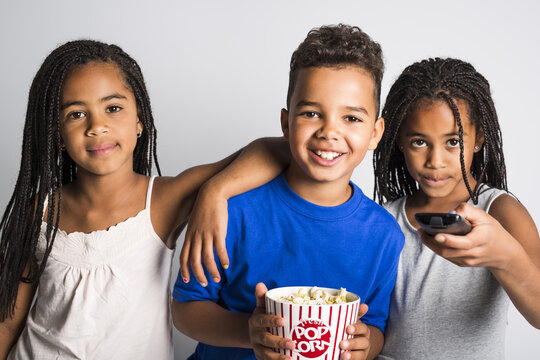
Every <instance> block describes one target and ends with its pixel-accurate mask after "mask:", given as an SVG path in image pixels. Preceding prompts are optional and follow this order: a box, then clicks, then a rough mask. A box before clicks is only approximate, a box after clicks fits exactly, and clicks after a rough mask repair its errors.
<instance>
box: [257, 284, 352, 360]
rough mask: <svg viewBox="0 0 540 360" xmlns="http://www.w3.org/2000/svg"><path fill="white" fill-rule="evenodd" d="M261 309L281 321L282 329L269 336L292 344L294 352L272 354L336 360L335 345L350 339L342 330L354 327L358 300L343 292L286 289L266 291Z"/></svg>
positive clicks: (299, 288)
mask: <svg viewBox="0 0 540 360" xmlns="http://www.w3.org/2000/svg"><path fill="white" fill-rule="evenodd" d="M309 295H311V296H309ZM265 306H266V313H267V314H273V315H278V316H281V317H283V318H284V319H285V326H284V327H280V328H270V332H271V333H272V334H273V335H277V336H282V337H285V338H289V339H292V340H293V341H294V342H295V344H296V346H295V350H292V351H291V350H286V349H275V351H276V352H279V353H280V354H282V355H288V356H291V357H292V358H293V359H298V360H307V359H309V360H312V359H321V360H338V359H339V358H340V354H341V349H340V348H339V343H340V342H341V341H342V340H345V339H350V338H352V336H351V335H348V334H347V332H346V328H347V326H348V325H350V324H354V323H356V319H357V317H358V308H359V307H360V298H359V297H358V295H356V294H353V293H350V292H346V291H345V289H341V290H337V289H329V288H317V287H313V288H310V287H299V286H289V287H282V288H276V289H272V290H270V291H268V292H267V293H266V297H265Z"/></svg>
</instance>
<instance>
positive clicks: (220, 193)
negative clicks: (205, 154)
mask: <svg viewBox="0 0 540 360" xmlns="http://www.w3.org/2000/svg"><path fill="white" fill-rule="evenodd" d="M226 184H227V183H226V182H222V181H220V179H219V177H218V176H214V177H212V178H210V179H208V180H207V181H206V182H205V183H204V184H203V185H202V186H201V188H200V190H199V196H202V197H210V198H212V199H222V200H228V199H229V198H230V197H231V196H230V194H229V192H228V190H227V187H226Z"/></svg>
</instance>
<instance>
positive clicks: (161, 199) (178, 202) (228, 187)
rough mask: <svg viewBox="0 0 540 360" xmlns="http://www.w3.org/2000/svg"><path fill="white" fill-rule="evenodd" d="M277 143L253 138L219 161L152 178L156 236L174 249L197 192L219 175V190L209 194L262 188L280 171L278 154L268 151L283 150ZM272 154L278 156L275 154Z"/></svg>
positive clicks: (230, 193)
mask: <svg viewBox="0 0 540 360" xmlns="http://www.w3.org/2000/svg"><path fill="white" fill-rule="evenodd" d="M281 142H283V140H281V139H280V138H262V139H257V140H255V141H253V142H251V143H250V144H248V145H247V146H246V147H245V148H244V149H242V150H239V151H237V152H235V153H234V154H232V155H230V156H228V157H226V158H225V159H223V160H221V161H218V162H215V163H211V164H206V165H200V166H195V167H193V168H190V169H187V170H185V171H183V172H182V173H180V174H179V175H177V176H176V177H162V178H158V179H156V184H155V189H154V192H153V195H152V199H153V201H152V211H151V214H152V224H153V225H154V229H155V230H156V233H157V234H158V235H159V236H160V237H161V238H162V239H164V240H165V241H166V243H167V246H169V247H171V248H172V247H174V244H175V243H176V239H177V237H178V235H179V234H180V232H181V231H182V229H183V228H184V226H185V225H186V223H187V220H188V218H189V215H190V213H191V210H192V208H193V205H194V203H195V200H196V199H197V194H198V193H199V190H200V189H201V187H202V186H203V185H204V184H205V183H206V182H207V181H208V180H209V179H211V178H212V177H214V176H216V175H217V174H219V175H220V176H219V177H217V179H216V182H217V183H218V186H219V187H212V192H211V191H209V193H211V195H214V194H217V193H218V192H217V191H214V190H215V189H219V191H220V192H219V194H222V195H223V196H224V197H230V196H234V195H237V194H239V193H241V192H244V191H247V190H249V189H251V188H254V187H256V186H259V185H262V184H263V183H264V182H263V181H264V180H266V181H268V180H270V179H271V175H272V174H276V175H277V173H279V171H280V169H282V168H283V165H280V164H281V163H282V162H283V160H281V159H280V158H279V157H278V156H279V155H276V156H275V157H273V156H271V154H272V153H271V151H272V149H274V148H276V147H277V148H283V145H276V144H278V143H281ZM282 152H283V151H282ZM282 152H281V153H282ZM276 153H277V154H280V152H279V151H277V152H276Z"/></svg>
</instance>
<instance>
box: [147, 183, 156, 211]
mask: <svg viewBox="0 0 540 360" xmlns="http://www.w3.org/2000/svg"><path fill="white" fill-rule="evenodd" d="M155 178H156V176H155V175H154V176H152V177H151V178H150V181H148V190H146V205H145V206H144V208H145V209H147V210H148V213H150V204H151V200H152V189H153V187H154V179H155Z"/></svg>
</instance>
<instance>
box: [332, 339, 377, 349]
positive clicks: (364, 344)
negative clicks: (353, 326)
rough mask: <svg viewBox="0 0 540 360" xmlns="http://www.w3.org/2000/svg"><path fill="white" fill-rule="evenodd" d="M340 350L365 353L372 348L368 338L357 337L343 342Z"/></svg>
mask: <svg viewBox="0 0 540 360" xmlns="http://www.w3.org/2000/svg"><path fill="white" fill-rule="evenodd" d="M339 347H340V349H343V350H349V351H363V350H368V349H369V347H370V342H369V337H368V336H356V337H353V338H352V339H347V340H343V341H342V342H340V344H339Z"/></svg>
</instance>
